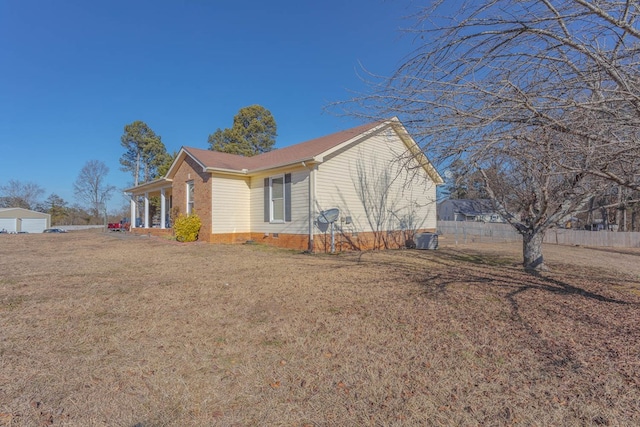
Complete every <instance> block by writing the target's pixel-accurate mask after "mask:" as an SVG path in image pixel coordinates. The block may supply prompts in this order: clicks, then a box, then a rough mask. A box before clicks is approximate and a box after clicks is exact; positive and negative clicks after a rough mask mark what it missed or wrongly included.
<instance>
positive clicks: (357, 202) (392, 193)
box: [316, 129, 436, 232]
mask: <svg viewBox="0 0 640 427" xmlns="http://www.w3.org/2000/svg"><path fill="white" fill-rule="evenodd" d="M406 150H407V147H406V145H405V144H404V143H403V142H402V140H401V139H400V138H399V137H398V135H397V134H396V133H395V132H394V131H393V130H392V129H387V130H386V131H383V132H381V133H379V134H376V135H373V136H371V137H369V138H366V139H364V140H362V141H360V142H355V143H354V144H353V145H351V146H349V147H347V148H346V149H343V150H341V151H340V152H336V153H334V154H333V155H332V156H328V157H329V158H325V161H324V163H322V164H320V165H319V166H318V173H317V184H316V200H317V209H318V211H320V210H325V209H330V208H339V209H340V220H338V222H339V224H340V225H341V226H342V227H343V229H344V230H345V231H348V232H360V231H364V232H366V231H375V229H376V228H377V230H379V231H385V230H399V229H401V228H402V227H403V226H404V227H405V228H413V229H424V228H435V227H436V203H435V201H436V186H435V184H434V183H433V181H432V180H431V179H430V178H429V177H428V175H427V174H426V173H425V172H424V169H422V168H418V169H414V170H413V171H407V170H406V168H403V167H402V166H401V163H402V162H399V161H398V159H399V157H401V156H402V155H403V154H406ZM412 165H414V166H416V162H415V161H414V162H412ZM385 181H387V182H388V183H389V184H388V188H389V191H388V192H387V193H386V194H387V201H386V204H385V206H380V205H379V201H380V199H381V198H382V195H383V194H384V188H385V187H387V185H386V184H384V182H385ZM361 190H363V191H361ZM363 192H366V193H367V195H366V196H363ZM365 200H366V202H365ZM365 205H366V206H368V209H365ZM367 211H368V212H369V213H367ZM376 212H383V214H382V215H380V214H378V213H376ZM347 216H349V217H351V220H352V224H351V225H347V224H346V221H345V219H346V217H347ZM383 217H384V218H383ZM381 219H384V221H382V224H380V225H379V226H378V225H375V224H376V223H378V222H379V221H380V220H381ZM371 223H373V224H374V225H371ZM316 232H317V230H316Z"/></svg>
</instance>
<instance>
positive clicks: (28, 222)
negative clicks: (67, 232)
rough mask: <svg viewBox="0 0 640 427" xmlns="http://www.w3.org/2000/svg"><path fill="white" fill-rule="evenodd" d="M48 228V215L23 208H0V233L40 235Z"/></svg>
mask: <svg viewBox="0 0 640 427" xmlns="http://www.w3.org/2000/svg"><path fill="white" fill-rule="evenodd" d="M49 227H51V215H49V214H46V213H42V212H36V211H31V210H29V209H23V208H0V232H7V233H42V232H43V231H44V230H45V229H46V228H49Z"/></svg>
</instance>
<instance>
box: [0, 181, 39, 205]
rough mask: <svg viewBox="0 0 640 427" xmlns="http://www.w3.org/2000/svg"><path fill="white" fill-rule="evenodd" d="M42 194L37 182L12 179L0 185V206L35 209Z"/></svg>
mask: <svg viewBox="0 0 640 427" xmlns="http://www.w3.org/2000/svg"><path fill="white" fill-rule="evenodd" d="M43 194H44V189H43V188H42V187H40V186H39V185H38V184H35V183H33V182H21V181H18V180H15V179H12V180H9V182H8V183H7V185H3V186H0V207H5V208H24V209H35V208H36V206H37V205H38V201H39V199H40V197H42V195H43Z"/></svg>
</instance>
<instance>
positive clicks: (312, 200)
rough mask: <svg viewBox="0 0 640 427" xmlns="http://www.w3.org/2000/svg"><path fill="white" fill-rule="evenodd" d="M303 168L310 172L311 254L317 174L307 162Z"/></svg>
mask: <svg viewBox="0 0 640 427" xmlns="http://www.w3.org/2000/svg"><path fill="white" fill-rule="evenodd" d="M302 166H304V167H305V168H307V169H308V170H309V247H308V251H309V252H314V249H315V245H314V241H313V240H314V239H313V236H314V233H313V222H314V217H315V212H314V208H313V207H314V206H315V204H316V174H315V166H311V167H309V166H307V164H306V163H305V162H302Z"/></svg>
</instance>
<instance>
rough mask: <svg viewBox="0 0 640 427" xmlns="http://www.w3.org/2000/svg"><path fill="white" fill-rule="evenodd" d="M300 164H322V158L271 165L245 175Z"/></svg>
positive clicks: (309, 158)
mask: <svg viewBox="0 0 640 427" xmlns="http://www.w3.org/2000/svg"><path fill="white" fill-rule="evenodd" d="M302 163H305V164H307V165H313V164H316V163H322V157H320V156H315V157H307V158H304V159H297V160H294V161H292V162H285V163H280V164H277V165H271V166H265V167H262V168H257V169H251V170H249V171H247V173H248V174H249V175H252V174H255V173H259V172H264V171H269V170H273V169H282V168H285V167H287V166H297V165H301V164H302Z"/></svg>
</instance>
